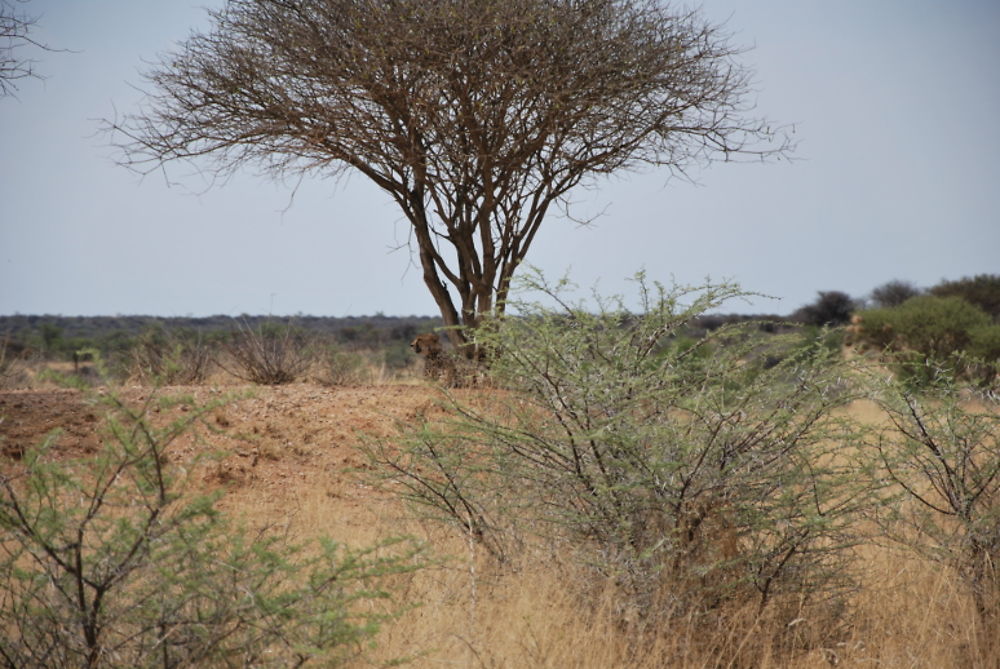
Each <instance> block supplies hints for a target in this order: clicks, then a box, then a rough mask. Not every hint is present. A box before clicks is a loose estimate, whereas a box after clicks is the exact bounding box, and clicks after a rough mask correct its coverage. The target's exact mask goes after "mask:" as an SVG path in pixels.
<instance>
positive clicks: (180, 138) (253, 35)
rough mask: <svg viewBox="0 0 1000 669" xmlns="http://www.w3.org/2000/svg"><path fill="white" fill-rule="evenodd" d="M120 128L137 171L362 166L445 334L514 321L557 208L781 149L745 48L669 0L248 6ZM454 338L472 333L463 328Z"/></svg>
mask: <svg viewBox="0 0 1000 669" xmlns="http://www.w3.org/2000/svg"><path fill="white" fill-rule="evenodd" d="M210 14H211V29H210V30H208V31H206V32H202V33H194V34H192V36H191V37H190V38H189V39H187V41H186V42H184V43H183V44H182V45H181V47H180V48H179V49H178V50H177V51H176V52H174V53H172V54H168V55H166V56H165V57H163V58H162V59H161V60H160V62H159V63H157V64H155V65H154V66H153V67H152V69H151V70H150V71H149V72H148V73H147V74H146V79H147V83H148V84H149V85H150V87H151V88H150V90H149V91H148V98H147V101H146V103H145V104H144V106H142V107H141V108H140V109H138V110H136V111H135V112H134V113H132V114H129V115H126V116H124V117H122V118H118V119H115V120H114V121H112V122H110V123H109V129H110V130H111V131H113V132H114V133H116V134H117V137H118V139H117V143H118V145H119V146H120V147H121V148H122V149H123V158H122V162H123V163H124V164H126V165H128V166H129V167H131V168H133V169H136V170H139V171H143V172H145V171H150V170H154V169H158V168H160V167H162V166H163V165H164V164H165V163H169V162H171V161H177V160H187V159H196V160H199V162H200V163H202V164H201V165H199V166H200V167H201V168H203V169H204V168H208V169H210V170H213V171H214V172H215V173H217V174H222V175H225V174H229V173H231V172H232V171H234V170H236V169H239V168H241V167H243V166H245V165H248V164H252V165H254V166H256V167H258V168H262V169H263V170H264V171H265V172H266V173H267V174H270V175H271V176H274V177H279V178H280V177H286V176H289V175H299V174H303V173H320V174H324V175H331V174H333V175H336V174H340V173H342V172H344V171H346V170H355V171H357V172H360V173H362V174H363V175H365V176H366V177H367V178H369V179H371V180H372V181H373V182H374V183H375V184H377V185H378V186H379V187H380V188H382V189H383V190H384V191H385V192H386V193H388V194H389V195H390V196H391V197H392V199H393V200H394V201H395V202H396V203H397V205H398V206H399V208H400V209H401V210H402V212H403V213H404V215H405V216H406V218H407V219H408V221H409V222H410V224H411V226H412V240H413V242H415V247H416V251H417V253H418V255H419V259H420V263H421V267H422V269H423V278H424V282H425V283H426V285H427V287H428V289H429V290H430V292H431V294H432V295H433V297H434V299H435V301H436V303H437V305H438V306H439V308H440V310H441V314H442V316H443V318H444V321H445V324H446V325H465V326H470V327H475V326H477V325H478V324H479V322H480V319H481V317H483V316H484V315H491V314H497V313H500V312H502V311H503V305H504V301H505V298H506V295H507V290H508V286H509V282H510V279H511V277H512V276H513V274H514V272H515V270H516V268H517V267H518V265H519V264H520V263H521V262H522V261H523V260H524V258H525V254H526V252H527V250H528V248H529V247H530V245H531V243H532V241H533V240H534V238H535V235H536V233H537V232H538V230H539V227H540V225H541V223H542V221H543V219H544V218H545V216H546V215H547V214H548V213H549V212H550V210H551V209H552V208H553V206H556V207H558V206H561V205H566V204H567V201H566V195H567V193H568V192H569V191H570V190H571V189H573V188H574V187H576V186H578V185H580V184H581V183H583V184H586V183H588V182H592V181H593V180H594V179H595V178H597V177H599V176H600V175H606V174H610V173H613V172H617V171H619V170H629V169H636V168H639V167H641V166H643V165H653V166H665V167H666V168H668V169H669V170H671V171H673V172H674V173H680V174H685V173H686V170H688V169H689V168H690V167H691V166H692V165H695V164H700V163H705V162H709V161H712V160H716V159H730V158H732V157H734V156H736V155H744V156H746V155H753V156H764V155H773V154H780V153H781V152H784V151H785V150H787V148H788V139H787V135H785V134H783V133H781V132H780V131H778V132H775V131H773V130H772V129H771V128H770V127H768V125H767V124H766V122H764V121H763V120H760V119H756V118H753V117H752V116H751V115H750V114H751V111H752V109H751V105H750V104H749V103H748V101H747V99H746V98H747V95H748V93H749V92H750V90H749V77H750V73H749V71H748V70H746V69H745V68H743V67H742V66H741V65H740V64H739V63H738V62H737V60H736V56H737V55H738V53H739V52H738V49H736V48H735V47H733V46H731V44H730V43H729V37H728V35H726V34H724V33H723V32H721V30H720V28H719V27H718V26H714V25H711V24H709V23H707V22H706V21H705V20H703V19H702V18H701V16H700V15H699V14H698V13H697V12H696V11H688V10H678V9H674V8H673V7H671V6H669V5H667V4H663V3H660V2H657V1H655V0H436V1H435V2H427V1H426V0H230V1H229V2H228V3H227V4H226V5H225V7H223V8H222V9H220V10H217V11H212V12H210ZM451 337H452V340H453V342H455V343H456V344H460V343H462V342H463V341H464V337H463V335H462V333H461V331H459V330H453V331H451Z"/></svg>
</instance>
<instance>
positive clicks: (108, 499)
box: [0, 393, 423, 669]
mask: <svg viewBox="0 0 1000 669" xmlns="http://www.w3.org/2000/svg"><path fill="white" fill-rule="evenodd" d="M95 401H99V402H100V403H102V404H103V405H104V406H105V407H106V408H107V410H108V416H107V426H106V433H105V435H104V437H105V438H104V443H103V446H102V447H101V449H100V452H98V453H97V454H96V455H93V456H90V457H87V458H86V459H84V460H80V461H68V460H66V459H63V458H60V457H59V456H58V454H57V453H58V451H57V449H56V442H57V437H55V436H53V437H52V438H50V439H48V440H46V441H45V443H43V444H41V445H39V446H37V447H35V448H33V449H30V450H29V451H28V452H27V453H25V454H24V457H23V461H22V462H20V463H18V464H15V463H5V464H4V467H3V468H2V469H0V471H3V472H4V473H3V474H2V475H0V530H2V535H0V536H2V539H0V666H3V667H9V668H10V669H25V668H29V667H39V668H41V667H46V668H47V667H110V668H118V667H120V668H123V669H124V668H128V669H133V668H136V667H191V666H212V667H264V666H272V667H289V666H340V665H341V664H343V663H344V662H346V661H348V660H350V659H351V658H354V657H357V656H358V655H360V654H361V653H363V651H364V649H365V647H366V645H367V644H368V643H369V642H370V641H371V640H372V638H373V637H374V635H375V634H376V633H377V631H378V628H379V625H380V623H382V622H384V621H386V620H389V619H391V618H392V617H393V615H395V611H397V610H398V608H396V607H394V606H393V605H391V604H389V603H388V600H389V595H388V592H387V591H386V590H385V589H384V580H385V578H386V577H387V576H389V575H391V574H396V573H400V572H404V571H409V570H412V569H415V568H418V567H419V566H420V565H421V564H422V560H423V558H421V557H420V555H421V554H420V551H419V550H418V548H417V547H416V546H415V545H413V544H411V543H410V542H407V541H402V540H394V541H391V542H387V543H386V544H383V545H380V546H377V547H374V548H370V549H364V550H352V549H348V548H346V547H344V546H342V545H338V544H336V543H334V542H331V541H328V540H324V541H321V542H320V545H319V546H318V548H317V547H308V548H307V547H305V546H295V545H291V544H289V543H288V542H287V541H286V540H285V537H283V536H282V535H280V534H277V533H274V532H271V531H268V530H260V531H255V532H248V531H247V530H245V529H243V528H241V527H238V526H235V525H233V524H231V523H229V522H227V520H226V519H225V518H224V517H223V516H222V515H221V514H220V512H219V510H218V508H217V507H216V501H217V497H212V496H207V497H206V496H195V495H192V494H191V493H190V491H189V490H188V491H186V492H184V493H182V491H184V490H185V471H186V470H185V469H184V468H183V467H182V466H180V465H178V464H172V463H173V456H172V454H171V452H170V446H171V444H172V443H174V442H175V441H176V440H177V439H178V438H179V437H180V436H181V435H184V434H188V433H190V432H191V431H192V430H193V429H195V427H196V426H197V425H199V424H201V423H202V421H203V418H204V417H205V416H206V415H207V414H208V413H209V412H210V411H212V409H213V408H214V407H215V406H217V405H215V404H209V405H202V406H199V405H198V404H197V403H195V402H194V401H193V400H192V399H191V398H183V397H178V398H173V399H165V398H159V397H155V396H154V397H151V398H149V399H148V400H147V401H146V402H145V403H143V404H142V405H141V406H140V407H138V408H132V407H130V406H127V405H126V404H125V403H123V402H122V401H121V400H120V399H118V398H117V397H116V396H115V395H114V394H113V393H112V394H107V393H106V394H104V395H101V396H95ZM178 403H182V404H184V405H185V406H186V407H187V411H185V412H184V413H183V416H182V418H180V419H178V420H177V421H175V422H173V423H170V424H169V425H167V426H165V427H157V426H155V425H153V424H152V423H151V422H150V421H149V419H148V416H149V414H150V412H152V411H154V410H155V411H159V410H160V409H164V408H168V407H170V406H173V405H176V404H178ZM187 471H190V470H187ZM14 472H20V473H17V474H15V473H14ZM380 602H382V603H380Z"/></svg>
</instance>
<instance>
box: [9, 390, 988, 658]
mask: <svg viewBox="0 0 1000 669" xmlns="http://www.w3.org/2000/svg"><path fill="white" fill-rule="evenodd" d="M135 392H139V391H138V390H136V391H135ZM195 392H196V393H211V392H212V391H211V390H209V389H207V388H199V389H195ZM252 392H253V393H254V395H253V396H252V397H249V398H244V399H240V400H238V401H236V402H234V403H233V404H231V405H229V406H227V407H225V408H223V409H220V410H218V412H217V413H216V414H215V415H214V420H215V421H216V423H217V424H218V426H219V427H220V428H221V429H222V433H221V434H220V435H218V436H213V435H209V439H210V440H212V443H210V444H206V445H203V446H198V445H195V444H190V445H185V446H184V448H185V449H196V448H203V447H204V448H207V447H214V448H222V449H225V450H226V451H227V453H228V455H226V456H225V457H224V458H223V459H222V460H221V461H216V462H212V463H208V464H206V465H204V466H205V467H206V471H205V472H204V474H203V475H202V476H200V477H196V480H199V481H202V482H203V485H204V486H206V487H217V486H219V485H226V486H228V487H229V488H230V491H229V494H228V495H227V497H226V498H225V500H224V502H223V508H224V509H225V510H226V511H227V512H229V513H231V514H233V515H234V516H237V517H241V518H243V519H245V520H246V522H247V523H249V524H251V525H264V524H274V523H277V524H281V525H287V526H288V527H289V529H290V531H291V533H292V535H293V536H295V537H297V538H299V539H307V538H309V537H314V536H319V535H326V536H331V537H333V538H334V539H336V540H338V541H342V542H346V543H349V544H352V545H367V544H371V543H373V542H374V541H376V540H377V539H380V538H386V537H390V536H397V535H400V534H410V535H413V536H416V537H418V538H421V539H424V540H425V541H427V542H428V543H429V544H430V546H431V547H432V550H433V551H434V553H435V554H436V555H438V556H439V557H441V558H442V562H441V564H440V565H439V566H438V567H436V568H432V569H427V570H424V571H421V572H418V573H415V574H410V575H406V576H399V577H396V578H397V581H396V583H395V586H396V588H395V592H396V593H397V597H398V598H400V599H401V600H403V601H405V602H410V603H413V604H416V605H417V606H416V607H415V608H414V609H412V610H411V611H409V612H408V613H406V614H405V615H404V617H403V618H402V619H401V620H399V621H398V622H396V623H394V624H392V625H389V626H388V627H387V628H386V629H385V630H384V632H383V633H382V634H381V635H380V636H379V639H378V643H379V645H378V647H377V648H376V649H375V651H374V654H373V655H371V656H370V659H371V660H374V661H375V662H376V665H377V664H378V663H379V662H384V661H389V660H391V659H393V658H399V657H411V658H413V659H412V661H411V663H410V664H408V665H406V666H412V667H416V668H425V667H426V668H440V667H469V668H486V669H499V668H508V667H509V668H521V667H539V668H542V667H544V668H552V669H557V668H558V669H563V668H568V667H573V668H580V669H591V668H593V669H609V668H616V667H623V668H624V667H629V668H632V667H634V668H636V669H652V668H654V667H656V668H659V667H671V668H675V667H676V668H678V669H689V668H690V669H694V668H703V667H760V668H779V667H781V668H785V667H788V668H800V667H801V668H804V669H810V668H817V669H818V668H821V667H823V668H826V667H830V666H838V667H880V668H882V667H886V668H888V667H892V668H895V667H900V668H903V667H906V668H912V669H921V668H926V669H943V668H950V667H954V668H956V669H964V668H971V669H996V668H997V667H1000V658H997V657H992V658H988V657H984V656H983V654H982V653H981V652H979V650H978V649H980V648H982V647H983V646H984V644H983V640H982V639H980V638H978V637H977V631H976V613H975V610H974V607H973V604H972V601H971V598H970V597H969V595H968V593H967V592H966V591H965V590H964V589H963V587H962V584H961V581H960V580H959V579H958V578H957V577H956V576H955V575H954V574H953V573H951V572H950V571H949V570H947V569H944V568H942V567H941V566H940V565H937V564H931V563H929V562H927V561H924V560H922V559H920V558H918V557H916V556H914V555H911V554H905V553H900V552H897V551H896V550H893V549H890V548H889V547H885V546H880V545H877V544H876V543H870V544H867V545H864V546H862V547H861V549H860V550H859V551H858V552H857V564H858V567H859V568H860V571H861V573H862V583H861V585H862V587H861V589H860V591H859V592H858V593H857V594H856V595H855V597H854V599H853V601H852V602H851V610H850V612H849V613H848V615H847V617H846V625H845V626H844V627H843V629H842V630H839V631H838V633H837V634H836V635H832V636H831V635H830V634H828V632H829V631H830V630H828V629H825V628H824V626H825V625H826V621H824V620H819V619H817V620H810V619H809V618H808V617H806V618H805V619H802V620H797V621H796V622H795V625H796V629H795V630H793V632H794V633H795V634H797V635H798V640H799V645H798V646H797V649H796V650H794V651H790V650H788V646H787V644H785V645H784V646H783V647H782V650H775V648H776V647H780V646H781V644H779V643H778V641H779V640H783V641H785V640H787V638H789V634H790V632H789V630H788V629H787V628H777V627H775V625H774V624H773V623H771V622H769V620H768V618H767V617H766V616H764V617H758V616H757V614H756V612H755V611H753V610H747V611H740V610H733V611H730V612H729V613H728V615H727V616H726V617H724V618H719V619H718V621H717V622H716V623H715V624H714V625H706V624H705V623H702V622H692V621H686V620H673V621H671V622H670V623H669V624H663V625H659V626H655V627H654V626H650V625H643V621H642V620H632V621H631V622H630V623H623V620H622V616H621V613H620V611H618V610H617V609H616V606H615V601H616V599H615V597H614V593H613V589H612V588H610V587H608V588H603V589H602V587H601V584H597V585H596V586H593V584H592V586H593V587H592V588H591V591H592V592H593V591H595V590H596V591H601V592H599V593H598V594H597V595H596V596H593V597H591V598H590V599H588V600H586V603H585V602H584V600H583V599H581V598H580V597H579V595H578V594H577V593H578V591H579V589H578V588H577V587H576V585H578V584H580V583H582V582H583V581H584V580H585V579H587V578H589V577H588V576H586V575H585V574H583V573H582V572H581V571H579V568H578V567H574V566H573V565H571V564H570V563H569V562H568V561H566V562H562V561H561V560H559V559H558V558H556V557H553V556H551V555H549V554H546V553H544V552H541V551H539V552H537V553H531V554H526V555H523V556H522V557H521V560H520V564H518V565H517V566H516V568H515V569H510V568H504V569H502V570H501V569H498V568H497V567H496V566H495V565H493V564H492V563H491V562H490V561H489V560H487V559H484V558H483V557H482V556H480V555H478V554H477V553H476V551H475V550H473V549H472V548H471V547H470V545H469V544H468V543H467V542H466V541H464V540H463V539H462V537H456V536H453V535H450V534H446V533H445V532H444V531H443V530H441V529H439V528H438V527H436V526H433V525H430V524H425V523H422V522H419V521H417V520H413V519H410V518H407V517H406V514H405V512H404V510H403V509H402V508H400V506H398V504H397V503H396V502H394V501H391V500H387V499H385V498H381V497H379V496H377V494H376V493H375V492H374V491H373V490H371V489H370V488H366V487H365V486H364V485H363V484H361V483H359V482H358V480H357V479H356V478H354V477H352V475H351V474H350V473H349V471H348V470H351V469H355V468H357V467H360V466H363V460H362V459H361V458H360V457H358V456H357V454H356V453H355V452H354V451H353V447H354V445H356V443H357V440H358V438H359V435H360V434H361V433H369V434H371V433H378V434H389V433H390V430H391V428H392V425H393V421H396V420H404V421H405V420H408V419H412V417H413V416H416V415H421V414H422V413H423V412H426V411H428V410H429V407H431V406H433V402H434V396H433V392H432V391H430V390H427V389H425V388H422V387H421V386H419V385H395V386H379V387H375V386H372V387H367V388H354V389H335V388H325V387H321V386H317V385H313V384H293V385H292V386H285V387H281V388H256V389H253V390H252ZM466 392H468V393H469V394H470V396H472V395H474V394H475V392H476V391H466ZM51 395H52V397H53V398H54V399H53V400H52V401H56V400H58V401H60V402H68V401H69V400H67V399H66V398H67V397H68V396H67V395H66V394H51ZM26 397H27V395H21V394H10V395H9V396H8V399H7V404H5V405H4V406H8V407H11V406H14V405H15V404H17V403H24V402H25V398H26ZM39 397H41V395H39ZM56 408H59V407H56ZM70 409H72V410H74V411H75V409H73V407H71V406H66V407H62V410H63V411H69V410H70ZM85 410H86V409H85V408H84V409H81V410H80V411H85ZM851 411H852V415H854V416H855V417H857V418H859V419H862V420H865V421H869V422H871V421H878V420H879V415H878V412H877V410H876V409H875V408H874V406H873V405H869V404H858V405H856V406H855V407H854V408H853V409H852V410H851ZM54 413H55V414H58V415H60V416H63V414H62V413H60V412H59V411H56V412H54ZM39 416H40V414H39ZM29 418H30V419H31V420H40V417H36V416H35V414H32V415H31V416H28V415H27V414H24V415H20V416H19V415H17V414H14V413H11V416H10V418H9V420H11V421H12V423H11V424H12V425H20V424H19V423H16V421H18V420H28V419H29ZM81 425H83V426H85V425H86V424H85V423H81ZM81 429H83V428H81ZM69 436H70V437H73V434H70V435H69ZM80 439H83V436H82V435H81V436H80ZM181 455H183V454H181ZM212 468H216V469H212ZM223 474H225V475H223ZM359 666H360V665H359ZM365 666H370V665H367V664H366V665H365Z"/></svg>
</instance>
